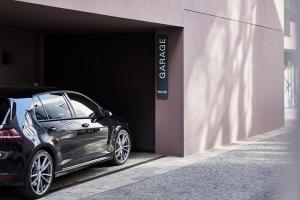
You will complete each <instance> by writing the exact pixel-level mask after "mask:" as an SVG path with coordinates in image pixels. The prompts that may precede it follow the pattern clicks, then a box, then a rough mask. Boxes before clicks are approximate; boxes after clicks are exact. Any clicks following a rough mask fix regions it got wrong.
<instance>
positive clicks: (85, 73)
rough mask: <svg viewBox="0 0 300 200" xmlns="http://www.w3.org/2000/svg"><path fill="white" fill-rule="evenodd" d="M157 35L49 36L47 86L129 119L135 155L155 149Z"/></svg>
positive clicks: (45, 64) (46, 53)
mask: <svg viewBox="0 0 300 200" xmlns="http://www.w3.org/2000/svg"><path fill="white" fill-rule="evenodd" d="M154 36H155V34H154V32H138V33H109V34H108V33H104V34H48V35H47V34H46V35H45V37H44V76H45V77H44V85H47V86H55V87H59V88H63V89H69V90H75V91H79V92H82V93H83V94H86V95H87V96H89V97H91V98H92V99H93V100H95V101H96V102H98V103H99V104H100V105H101V106H102V107H103V108H105V109H108V110H110V111H112V113H113V114H117V115H119V116H121V117H122V118H123V119H125V120H126V121H127V122H128V123H129V126H130V129H131V132H132V135H133V150H136V151H150V152H154V150H155V92H154V90H155V79H154V73H155V57H154V55H155V54H154V50H155V48H154Z"/></svg>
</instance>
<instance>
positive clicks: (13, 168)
mask: <svg viewBox="0 0 300 200" xmlns="http://www.w3.org/2000/svg"><path fill="white" fill-rule="evenodd" d="M24 173H25V167H24V160H23V159H22V158H21V157H20V156H18V153H14V152H4V151H1V157H0V185H5V186H18V185H22V184H23V182H24Z"/></svg>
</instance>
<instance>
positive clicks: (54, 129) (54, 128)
mask: <svg viewBox="0 0 300 200" xmlns="http://www.w3.org/2000/svg"><path fill="white" fill-rule="evenodd" d="M48 130H49V131H56V130H57V128H56V127H51V128H49V129H48Z"/></svg>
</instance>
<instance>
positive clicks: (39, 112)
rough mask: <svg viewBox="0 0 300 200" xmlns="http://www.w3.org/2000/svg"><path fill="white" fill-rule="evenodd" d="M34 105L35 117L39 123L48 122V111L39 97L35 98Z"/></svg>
mask: <svg viewBox="0 0 300 200" xmlns="http://www.w3.org/2000/svg"><path fill="white" fill-rule="evenodd" d="M33 105H34V112H35V117H36V119H37V120H38V121H41V120H47V119H48V117H47V114H46V111H45V109H44V107H43V105H42V103H41V101H40V100H39V98H38V97H36V96H35V97H33Z"/></svg>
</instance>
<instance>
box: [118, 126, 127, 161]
mask: <svg viewBox="0 0 300 200" xmlns="http://www.w3.org/2000/svg"><path fill="white" fill-rule="evenodd" d="M129 152H130V139H129V136H128V134H127V132H126V131H124V130H121V131H120V132H119V134H118V137H117V139H116V145H115V157H116V159H117V160H118V161H119V162H121V163H123V162H125V161H126V160H127V158H128V156H129Z"/></svg>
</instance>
